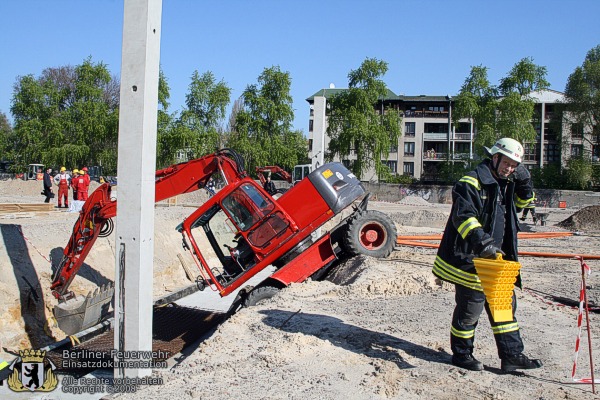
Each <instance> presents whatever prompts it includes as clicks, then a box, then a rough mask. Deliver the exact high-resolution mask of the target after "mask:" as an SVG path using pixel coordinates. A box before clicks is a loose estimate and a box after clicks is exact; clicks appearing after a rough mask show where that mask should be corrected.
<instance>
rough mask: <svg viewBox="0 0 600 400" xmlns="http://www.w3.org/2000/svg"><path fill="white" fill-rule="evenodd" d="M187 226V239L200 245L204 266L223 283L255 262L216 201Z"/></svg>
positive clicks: (235, 228)
mask: <svg viewBox="0 0 600 400" xmlns="http://www.w3.org/2000/svg"><path fill="white" fill-rule="evenodd" d="M190 228H191V232H190V233H191V239H192V240H193V241H194V243H195V244H196V245H197V246H198V247H199V248H201V249H202V256H203V258H204V260H205V261H206V263H207V266H208V269H210V271H211V272H212V274H213V275H214V276H215V277H216V278H217V279H218V280H219V281H220V283H221V284H222V285H223V286H226V285H228V284H229V283H230V282H232V281H233V280H234V279H235V278H237V277H238V276H240V275H241V274H242V273H243V272H244V271H246V270H247V269H248V268H250V267H251V266H253V265H254V264H255V262H256V258H255V254H254V251H253V250H252V248H251V247H250V246H249V245H248V243H247V242H246V241H245V239H244V238H243V236H242V235H241V234H240V233H239V232H238V229H237V227H236V226H234V225H233V224H232V223H231V220H230V219H229V217H228V215H227V214H226V213H225V211H224V210H223V209H222V208H221V207H220V206H219V205H218V204H215V205H214V206H213V207H211V208H210V209H209V210H208V211H206V212H205V213H204V214H203V215H201V216H200V217H198V218H197V219H196V220H195V221H194V222H193V223H192V224H191V226H190Z"/></svg>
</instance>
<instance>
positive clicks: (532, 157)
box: [523, 143, 538, 161]
mask: <svg viewBox="0 0 600 400" xmlns="http://www.w3.org/2000/svg"><path fill="white" fill-rule="evenodd" d="M523 148H524V154H523V160H524V161H537V160H538V151H537V144H534V143H525V144H524V145H523Z"/></svg>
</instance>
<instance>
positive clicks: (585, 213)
mask: <svg viewBox="0 0 600 400" xmlns="http://www.w3.org/2000/svg"><path fill="white" fill-rule="evenodd" d="M557 225H558V226H560V227H561V228H565V229H569V230H572V231H600V206H589V207H585V208H582V209H581V210H579V211H577V212H576V213H575V214H573V215H571V216H570V217H569V218H567V219H565V220H563V221H561V222H559V223H558V224H557Z"/></svg>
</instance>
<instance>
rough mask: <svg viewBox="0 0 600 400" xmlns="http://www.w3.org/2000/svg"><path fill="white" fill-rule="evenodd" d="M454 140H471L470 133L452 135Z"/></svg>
mask: <svg viewBox="0 0 600 400" xmlns="http://www.w3.org/2000/svg"><path fill="white" fill-rule="evenodd" d="M454 139H455V140H469V141H470V140H471V134H470V133H454Z"/></svg>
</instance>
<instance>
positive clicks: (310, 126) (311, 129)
mask: <svg viewBox="0 0 600 400" xmlns="http://www.w3.org/2000/svg"><path fill="white" fill-rule="evenodd" d="M308 131H309V132H312V131H313V120H312V119H309V120H308Z"/></svg>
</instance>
